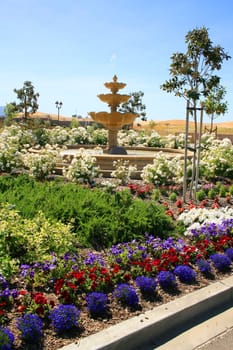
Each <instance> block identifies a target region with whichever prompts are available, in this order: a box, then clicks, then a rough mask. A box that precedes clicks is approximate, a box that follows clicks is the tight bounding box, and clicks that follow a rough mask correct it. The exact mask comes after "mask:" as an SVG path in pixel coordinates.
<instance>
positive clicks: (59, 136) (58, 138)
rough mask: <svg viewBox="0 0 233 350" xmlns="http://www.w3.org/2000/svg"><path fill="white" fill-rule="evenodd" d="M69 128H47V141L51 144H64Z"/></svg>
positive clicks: (66, 140)
mask: <svg viewBox="0 0 233 350" xmlns="http://www.w3.org/2000/svg"><path fill="white" fill-rule="evenodd" d="M69 132H70V130H69V129H65V128H62V127H61V126H56V127H55V128H53V129H49V143H50V144H51V145H64V144H67V143H69Z"/></svg>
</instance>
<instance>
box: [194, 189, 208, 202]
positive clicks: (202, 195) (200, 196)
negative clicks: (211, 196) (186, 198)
mask: <svg viewBox="0 0 233 350" xmlns="http://www.w3.org/2000/svg"><path fill="white" fill-rule="evenodd" d="M196 198H197V200H198V201H202V200H203V199H205V198H206V193H205V191H204V190H200V191H197V193H196Z"/></svg>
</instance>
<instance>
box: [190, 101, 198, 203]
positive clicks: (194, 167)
mask: <svg viewBox="0 0 233 350" xmlns="http://www.w3.org/2000/svg"><path fill="white" fill-rule="evenodd" d="M193 116H194V140H193V149H194V151H193V167H192V178H191V183H190V198H193V186H194V181H195V174H196V159H197V155H196V151H197V110H196V101H195V102H194V107H193ZM194 198H195V197H194Z"/></svg>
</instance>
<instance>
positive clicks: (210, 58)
mask: <svg viewBox="0 0 233 350" xmlns="http://www.w3.org/2000/svg"><path fill="white" fill-rule="evenodd" d="M185 43H186V44H187V50H186V52H185V53H181V52H177V53H174V54H173V55H172V56H171V61H172V63H171V65H170V75H171V78H170V79H169V80H167V81H166V82H165V83H164V84H162V85H161V88H162V89H163V90H164V91H166V92H169V93H174V94H175V96H178V97H183V98H185V100H186V101H187V113H186V142H185V165H184V196H185V193H186V180H187V179H186V175H187V148H188V145H187V142H188V123H189V113H190V112H191V114H192V115H193V118H194V124H195V131H194V147H193V150H194V156H193V172H192V180H191V188H193V183H194V181H195V190H194V193H196V188H197V184H198V177H199V162H200V149H201V147H200V143H201V134H202V115H203V114H202V108H203V107H202V102H203V99H206V98H207V97H208V96H209V95H210V94H211V92H212V91H213V89H214V88H215V87H217V86H219V83H220V77H219V76H217V75H216V74H215V72H216V71H219V70H220V69H221V67H222V64H223V61H224V60H228V59H230V58H231V57H230V56H229V55H228V54H227V53H226V52H225V51H224V49H223V48H222V47H221V46H220V45H214V44H213V43H212V41H211V40H210V38H209V33H208V29H207V28H206V27H201V28H196V29H193V30H191V31H189V32H188V33H187V34H186V36H185ZM198 110H201V117H200V129H199V137H198V131H197V111H198ZM197 142H198V143H197ZM197 149H198V154H196V153H197V152H196V150H197Z"/></svg>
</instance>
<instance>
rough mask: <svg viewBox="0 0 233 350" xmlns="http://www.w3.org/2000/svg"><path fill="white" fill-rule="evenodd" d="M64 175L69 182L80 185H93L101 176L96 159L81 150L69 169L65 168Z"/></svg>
mask: <svg viewBox="0 0 233 350" xmlns="http://www.w3.org/2000/svg"><path fill="white" fill-rule="evenodd" d="M63 175H64V177H65V178H67V179H68V180H69V181H72V182H80V183H90V184H91V183H92V182H93V181H94V179H95V178H96V177H98V176H99V175H100V174H99V167H98V166H97V165H96V158H95V157H93V156H92V155H91V154H90V153H88V152H85V150H84V149H80V150H79V152H78V153H77V154H75V156H74V157H73V158H72V161H71V164H70V165H69V166H68V168H67V169H66V168H63Z"/></svg>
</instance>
